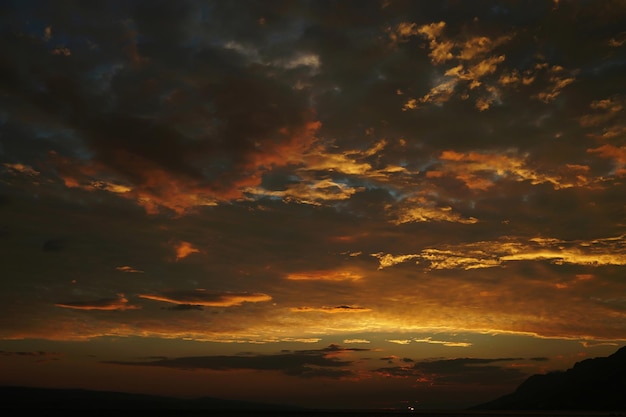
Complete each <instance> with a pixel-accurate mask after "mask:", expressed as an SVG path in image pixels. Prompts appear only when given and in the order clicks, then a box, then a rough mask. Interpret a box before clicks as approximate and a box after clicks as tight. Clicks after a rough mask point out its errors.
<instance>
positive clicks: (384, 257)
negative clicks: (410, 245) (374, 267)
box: [371, 252, 420, 269]
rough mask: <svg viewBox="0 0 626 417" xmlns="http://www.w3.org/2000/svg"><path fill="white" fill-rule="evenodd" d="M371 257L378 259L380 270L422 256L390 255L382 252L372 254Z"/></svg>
mask: <svg viewBox="0 0 626 417" xmlns="http://www.w3.org/2000/svg"><path fill="white" fill-rule="evenodd" d="M371 256H374V257H376V258H378V269H383V268H388V267H390V266H393V265H396V264H399V263H402V262H406V261H409V260H411V259H415V258H419V257H420V255H416V254H409V255H392V254H390V253H382V252H378V253H372V254H371ZM418 262H419V261H418Z"/></svg>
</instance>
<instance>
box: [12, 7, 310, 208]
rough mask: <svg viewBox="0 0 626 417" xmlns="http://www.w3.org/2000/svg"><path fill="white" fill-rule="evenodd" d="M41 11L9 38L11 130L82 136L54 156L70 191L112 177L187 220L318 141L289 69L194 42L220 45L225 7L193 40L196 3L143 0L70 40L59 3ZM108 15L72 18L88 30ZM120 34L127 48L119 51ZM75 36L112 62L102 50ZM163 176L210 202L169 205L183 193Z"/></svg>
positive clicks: (83, 11) (227, 47)
mask: <svg viewBox="0 0 626 417" xmlns="http://www.w3.org/2000/svg"><path fill="white" fill-rule="evenodd" d="M42 6H44V8H46V9H48V8H50V9H52V10H50V14H49V15H46V14H45V13H42V14H41V15H40V16H39V18H40V19H41V21H40V22H39V26H37V27H34V26H32V25H31V26H28V22H26V21H20V20H19V19H18V21H17V22H16V23H15V24H13V25H11V26H10V28H12V29H13V30H12V31H11V32H10V33H8V34H7V35H8V36H7V37H4V38H3V39H5V44H4V46H6V51H7V54H6V55H5V60H6V63H5V64H6V65H3V68H4V71H5V72H6V74H5V77H3V80H4V81H5V82H4V84H3V87H4V90H5V91H6V92H7V97H8V100H9V104H10V105H9V107H8V109H9V111H8V113H7V114H8V116H9V117H8V120H9V123H13V122H14V121H15V120H17V119H19V118H20V117H29V118H33V117H34V118H35V120H37V121H39V123H38V124H36V125H34V126H36V127H37V129H39V130H41V129H51V130H52V131H58V130H59V129H63V130H65V132H66V133H65V135H68V133H69V132H73V133H72V134H76V135H77V136H78V137H79V138H80V139H79V140H78V143H77V145H78V146H74V148H73V149H72V150H71V151H70V150H69V149H66V148H64V147H63V146H62V145H58V146H52V149H50V150H52V151H55V152H56V153H58V154H59V155H60V156H59V157H57V158H56V160H55V159H53V162H54V163H55V165H56V169H57V170H58V173H59V175H60V176H61V178H62V179H63V180H64V182H65V184H66V185H68V186H71V187H81V188H87V187H89V188H91V189H93V182H94V181H96V180H97V177H102V176H104V177H108V178H109V180H108V181H114V182H116V185H118V186H119V185H124V186H125V187H126V188H125V189H124V191H123V192H121V191H120V195H121V196H125V197H130V198H133V199H138V200H140V202H146V203H145V204H146V205H147V207H146V208H147V209H148V210H150V211H152V212H155V211H157V210H158V209H159V208H160V207H167V208H169V209H173V210H175V211H177V212H181V211H184V210H185V209H186V208H188V207H189V206H193V205H198V204H199V205H202V201H201V200H202V199H203V198H204V199H208V200H209V201H210V200H214V199H218V200H219V199H223V198H226V199H230V198H236V197H241V196H242V194H241V193H242V189H243V188H244V187H246V186H252V185H256V184H259V183H260V181H261V173H262V172H263V171H265V170H267V169H269V168H270V167H271V166H273V165H282V164H285V163H288V162H289V159H290V154H291V153H292V152H298V151H299V148H300V147H302V146H306V143H307V142H306V141H307V140H310V139H307V138H306V137H307V135H310V134H311V133H312V132H313V131H314V129H315V128H314V125H310V123H312V122H314V115H313V113H312V112H311V111H310V106H309V105H308V104H307V102H306V100H307V97H306V94H304V93H303V92H298V91H296V90H293V89H292V86H291V85H290V84H289V83H285V82H283V81H282V80H281V79H282V78H283V77H281V73H282V72H283V71H286V70H288V67H289V65H281V64H276V65H269V67H267V66H258V67H254V66H253V65H252V62H251V61H249V57H248V56H247V55H246V52H245V51H246V48H252V49H254V47H253V46H250V47H248V46H245V45H240V44H239V43H237V40H236V39H235V40H233V39H228V38H219V37H218V38H215V39H214V42H213V43H212V44H210V43H207V42H204V43H203V44H202V46H199V45H197V44H194V41H193V38H194V37H198V38H203V37H204V36H209V37H210V34H207V33H206V31H209V32H210V29H207V28H210V27H211V22H212V21H214V20H215V21H218V20H219V19H220V16H219V14H218V15H215V14H214V13H216V12H217V13H219V11H220V7H216V8H215V9H216V10H207V11H206V16H205V18H206V19H208V20H207V21H206V22H202V25H199V26H197V27H194V28H192V29H193V31H195V33H190V29H189V25H190V20H193V19H195V17H192V16H190V13H191V11H194V10H195V9H197V7H198V5H197V4H195V3H181V4H179V3H178V2H177V3H176V4H173V3H167V2H164V3H158V4H153V3H149V4H147V3H146V4H144V3H142V2H135V3H132V4H131V5H130V6H129V7H124V6H123V5H122V4H119V5H111V6H110V9H109V10H108V12H109V13H114V14H116V18H115V19H110V20H109V19H108V21H105V22H100V23H99V24H98V25H96V26H95V27H93V28H92V27H90V26H87V25H86V26H81V27H80V28H75V29H76V33H72V32H71V31H70V32H69V33H68V34H63V35H61V33H62V30H67V29H65V28H64V25H66V24H68V25H70V23H68V21H67V19H66V18H64V17H63V15H62V14H61V13H59V11H58V10H56V9H55V8H54V7H52V6H51V5H42ZM98 8H99V6H97V5H96V6H94V10H91V9H90V6H84V7H83V8H78V9H75V10H73V12H74V13H75V14H77V15H78V16H81V18H82V19H84V21H85V22H87V21H89V20H90V19H91V18H93V15H94V14H97V13H98V10H97V9H98ZM209 9H213V8H212V7H209ZM83 15H84V16H83ZM164 16H167V18H164ZM254 24H256V25H257V26H258V25H259V23H258V22H257V23H254ZM105 31H106V34H107V35H106V38H105V37H104V32H105ZM37 32H39V33H37ZM112 33H113V34H117V39H126V40H127V41H126V44H125V43H124V42H121V43H118V44H115V42H113V43H112V42H111V39H116V36H112V37H111V34H112ZM55 36H56V37H62V38H63V39H64V40H65V41H66V42H67V43H68V45H70V46H69V48H70V52H71V53H70V54H68V55H67V56H63V57H59V56H57V55H54V54H51V53H50V50H49V48H48V44H49V43H50V42H55V41H56V38H55ZM81 36H82V37H81ZM77 39H86V42H88V43H89V44H91V45H92V46H93V48H92V49H102V48H110V50H111V51H112V52H113V54H112V55H110V54H95V53H93V52H91V50H89V49H88V48H83V47H82V46H81V45H82V44H81V42H77ZM233 42H234V43H233ZM73 48H75V50H72V49H73ZM81 48H82V49H81ZM267 68H269V70H268V69H267ZM37 125H39V126H37ZM46 136H50V134H49V133H47V134H46ZM295 140H297V141H300V142H297V143H296V142H294V141H295ZM302 140H304V142H303V143H301V141H302ZM30 142H31V145H35V147H39V146H41V144H40V143H39V144H37V143H35V142H33V141H32V140H31V141H30ZM51 145H56V144H55V143H54V141H53V143H52V144H51ZM31 147H32V146H31ZM25 152H26V147H25V148H24V154H23V156H24V157H25V156H27V154H26V153H25ZM31 153H32V152H31ZM60 161H63V163H60ZM165 177H168V178H169V181H170V182H173V183H176V184H178V185H177V187H178V188H181V187H183V188H184V189H185V191H186V192H187V194H201V195H202V196H201V197H197V198H196V199H195V201H193V202H187V203H186V202H184V199H182V200H183V202H182V204H181V203H173V202H171V201H172V200H176V199H178V200H181V196H180V195H176V194H173V193H175V191H173V190H172V189H171V188H167V187H165V188H163V187H162V186H163V185H164V183H163V182H162V180H163V179H164V178H165ZM118 190H119V189H118ZM198 200H200V201H198ZM148 201H151V203H148ZM177 204H178V205H177Z"/></svg>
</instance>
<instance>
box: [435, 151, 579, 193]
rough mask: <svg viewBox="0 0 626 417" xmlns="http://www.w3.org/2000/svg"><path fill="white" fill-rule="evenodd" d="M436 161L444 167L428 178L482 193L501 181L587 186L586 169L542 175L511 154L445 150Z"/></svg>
mask: <svg viewBox="0 0 626 417" xmlns="http://www.w3.org/2000/svg"><path fill="white" fill-rule="evenodd" d="M439 159H440V160H441V161H442V162H443V163H444V164H443V165H442V166H441V167H440V168H439V171H440V172H438V173H437V174H431V177H441V176H442V175H444V174H447V175H451V176H453V177H455V178H456V179H458V180H459V181H462V182H463V183H464V184H465V185H466V186H467V187H468V188H469V189H472V190H481V191H485V190H487V189H489V188H491V187H492V186H493V185H495V182H496V181H498V180H500V179H504V178H508V179H512V180H515V181H530V183H531V184H534V185H535V184H542V183H550V184H552V186H553V187H554V188H555V189H561V188H569V187H575V186H584V185H587V184H588V183H589V182H591V179H589V178H588V177H587V174H588V172H589V170H588V167H585V166H582V165H575V164H568V165H565V166H564V167H558V170H559V171H558V172H553V173H542V172H538V171H536V170H534V169H532V168H531V167H529V165H528V162H527V155H518V154H516V152H515V151H513V150H509V151H507V152H505V153H497V152H476V151H472V152H467V153H463V152H456V151H453V150H445V151H443V152H442V153H441V154H440V156H439Z"/></svg>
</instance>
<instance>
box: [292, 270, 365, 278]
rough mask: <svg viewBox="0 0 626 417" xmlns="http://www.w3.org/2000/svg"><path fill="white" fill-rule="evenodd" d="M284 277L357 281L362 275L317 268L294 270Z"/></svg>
mask: <svg viewBox="0 0 626 417" xmlns="http://www.w3.org/2000/svg"><path fill="white" fill-rule="evenodd" d="M285 278H286V279H288V280H290V281H358V280H360V279H361V278H363V275H361V274H359V273H356V272H353V271H346V270H339V271H335V270H321V271H320V270H317V271H304V272H294V273H290V274H287V275H286V276H285Z"/></svg>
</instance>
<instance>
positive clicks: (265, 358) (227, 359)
mask: <svg viewBox="0 0 626 417" xmlns="http://www.w3.org/2000/svg"><path fill="white" fill-rule="evenodd" d="M361 350H366V349H346V348H342V347H340V346H337V345H331V346H328V347H327V348H323V349H317V350H314V349H309V350H299V351H293V352H291V351H286V352H281V353H279V354H272V355H260V354H246V355H218V356H196V357H180V358H173V359H159V360H152V361H146V362H123V361H107V362H104V363H109V364H116V365H130V366H161V367H168V368H178V369H188V370H198V369H211V370H218V371H225V370H233V369H250V370H264V371H280V372H282V373H284V374H286V375H290V376H298V377H302V378H313V377H327V378H342V377H347V376H351V375H352V372H351V371H350V370H346V369H344V368H345V367H348V366H350V365H351V364H352V363H353V361H350V360H341V359H340V358H339V357H338V356H337V355H338V354H341V353H345V352H352V351H361Z"/></svg>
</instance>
